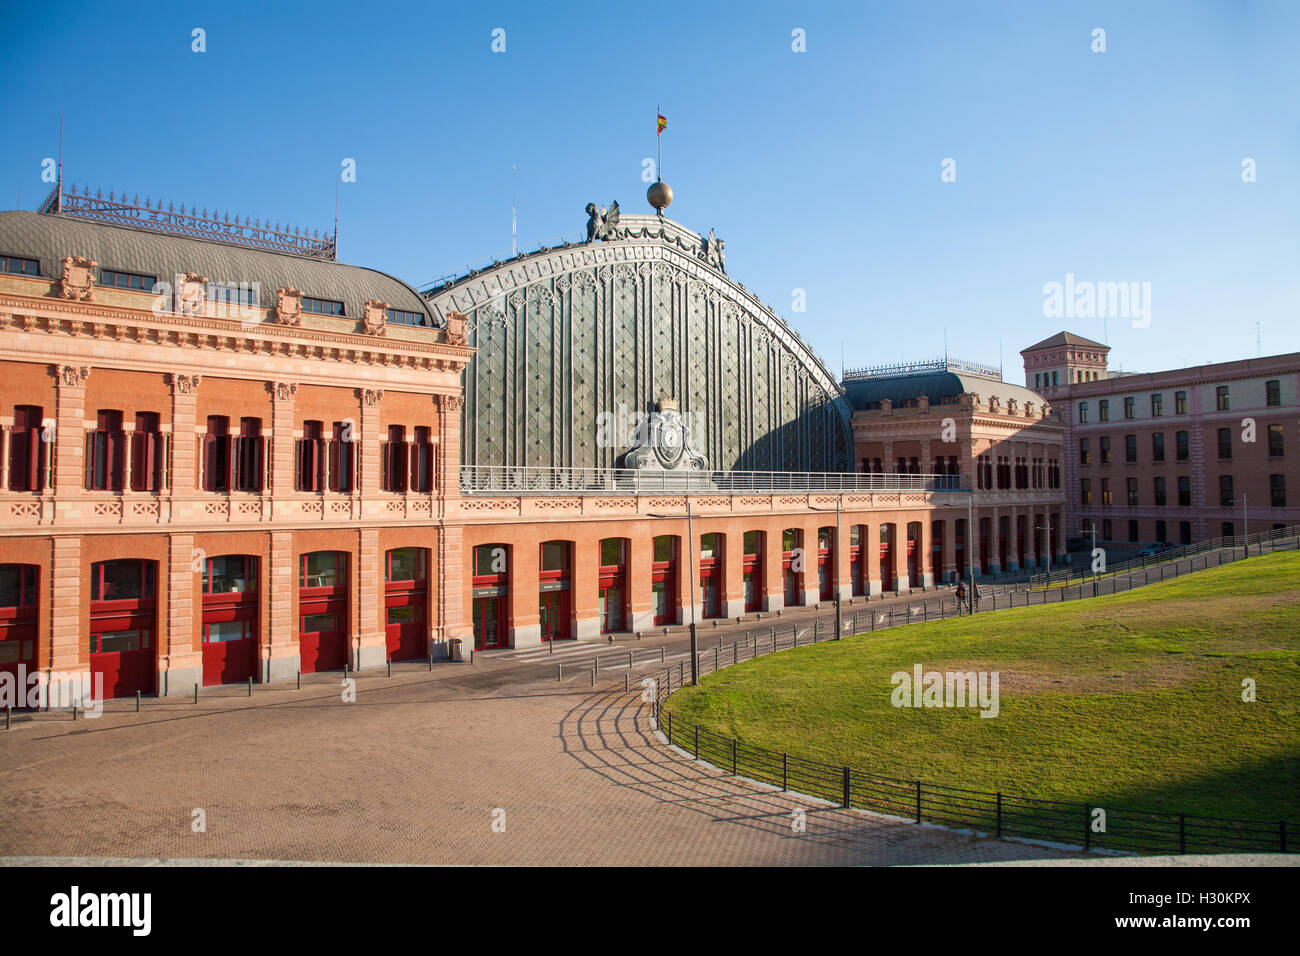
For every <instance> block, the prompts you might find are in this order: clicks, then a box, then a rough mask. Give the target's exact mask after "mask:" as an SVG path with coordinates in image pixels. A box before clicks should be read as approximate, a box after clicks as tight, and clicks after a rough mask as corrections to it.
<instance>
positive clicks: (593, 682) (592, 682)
mask: <svg viewBox="0 0 1300 956" xmlns="http://www.w3.org/2000/svg"><path fill="white" fill-rule="evenodd" d="M591 686H592V687H595V686H596V669H595V668H594V667H593V668H592V669H591Z"/></svg>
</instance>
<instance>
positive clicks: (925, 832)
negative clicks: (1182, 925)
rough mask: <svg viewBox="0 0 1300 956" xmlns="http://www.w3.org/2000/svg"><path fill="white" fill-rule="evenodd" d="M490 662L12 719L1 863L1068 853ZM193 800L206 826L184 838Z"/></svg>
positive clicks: (618, 693) (894, 860) (837, 858)
mask: <svg viewBox="0 0 1300 956" xmlns="http://www.w3.org/2000/svg"><path fill="white" fill-rule="evenodd" d="M476 670H477V668H476ZM444 675H449V676H444ZM437 677H440V678H441V679H435V678H437ZM488 677H489V675H488V674H487V673H485V672H484V671H483V670H478V672H477V673H474V674H470V673H468V672H467V670H461V669H460V668H457V667H455V666H449V667H447V668H445V669H440V668H435V674H434V675H428V674H424V675H421V674H420V673H418V672H415V673H409V674H405V675H397V676H394V677H393V678H391V679H385V678H384V677H383V676H382V675H381V676H378V677H363V678H362V679H361V680H359V681H358V694H357V701H356V703H345V702H343V701H342V699H341V694H340V692H339V688H340V685H339V684H338V683H335V682H334V680H333V679H316V680H313V682H312V683H310V684H305V685H304V687H303V689H302V690H300V691H294V690H278V689H274V688H259V689H258V692H257V693H256V694H255V695H254V697H253V698H251V699H249V698H246V697H243V698H241V697H239V696H236V695H235V694H234V693H233V692H229V693H228V694H227V695H226V696H216V695H214V696H211V697H205V698H204V699H203V700H201V701H200V703H199V704H197V705H196V704H193V703H192V702H190V701H174V700H166V701H151V702H149V705H148V706H147V707H146V708H145V710H144V712H142V713H140V714H136V713H134V712H133V711H122V710H110V711H109V712H106V713H105V714H104V716H102V717H101V718H99V719H97V720H85V719H84V718H83V719H79V720H77V721H75V722H74V721H72V720H71V719H70V716H69V715H67V714H41V715H38V716H37V717H36V718H35V719H32V720H27V721H24V722H21V723H15V725H14V728H13V729H12V730H10V731H9V732H7V733H6V732H3V731H0V856H4V857H9V858H11V861H12V862H19V860H18V859H17V858H21V857H28V858H35V857H40V858H49V857H60V858H70V857H76V858H86V857H93V858H107V857H119V858H121V857H125V858H132V859H136V860H146V861H152V860H168V859H195V858H209V859H224V860H294V861H306V862H311V861H340V862H391V863H446V864H526V865H529V864H599V863H608V864H640V865H659V864H909V863H910V864H923V863H974V862H993V861H1011V860H1044V859H1060V858H1068V857H1071V856H1077V855H1076V854H1071V853H1068V852H1066V851H1062V850H1056V849H1052V848H1046V847H1039V846H1030V845H1023V844H1017V843H1012V842H1000V841H996V840H990V839H985V838H975V837H970V836H967V835H963V834H958V833H952V832H949V831H945V830H941V829H938V828H932V827H924V826H922V827H918V826H915V825H911V824H906V823H899V822H895V821H890V820H884V819H880V818H874V817H870V816H866V815H863V814H858V813H849V812H846V811H842V810H838V809H831V808H826V807H823V806H821V805H818V804H815V803H814V802H812V801H805V800H803V799H801V798H799V797H795V796H792V795H790V794H782V793H778V792H775V791H772V790H768V789H766V788H763V787H761V786H760V785H756V784H751V783H747V782H745V781H740V780H734V779H732V778H729V777H727V776H724V775H723V774H721V773H720V772H719V771H717V770H713V769H711V768H707V767H703V766H701V765H699V764H695V763H693V762H692V761H690V760H689V759H688V758H686V757H684V756H682V755H681V754H679V753H677V752H676V751H673V750H670V749H668V748H666V747H665V746H663V744H662V743H661V742H660V740H659V739H658V737H657V736H656V735H655V734H654V732H653V731H652V730H651V728H650V721H649V716H648V711H647V710H646V708H645V706H644V705H642V704H641V703H640V700H639V696H638V695H637V694H636V693H635V692H634V693H631V694H629V693H626V692H624V691H623V690H622V687H621V684H620V686H618V688H617V689H616V690H603V691H602V690H597V691H595V692H593V691H591V690H590V689H583V688H580V687H573V686H568V685H561V684H549V685H548V684H543V683H536V684H530V685H525V686H520V685H517V684H516V685H510V684H499V686H496V687H492V686H491V685H492V681H490V680H488ZM498 683H499V682H498ZM795 807H803V808H805V809H806V810H807V811H808V813H807V831H806V832H805V833H803V834H795V833H793V832H792V829H791V810H792V809H793V808H795ZM196 810H202V811H203V812H204V814H205V815H206V827H207V829H206V832H205V833H195V832H193V829H192V821H193V820H194V817H195V811H196ZM494 811H503V814H502V813H500V812H498V813H496V814H495V816H494ZM494 819H495V820H496V821H498V825H500V822H502V821H503V822H504V832H496V831H495V830H494V829H493V822H494ZM33 862H34V861H33Z"/></svg>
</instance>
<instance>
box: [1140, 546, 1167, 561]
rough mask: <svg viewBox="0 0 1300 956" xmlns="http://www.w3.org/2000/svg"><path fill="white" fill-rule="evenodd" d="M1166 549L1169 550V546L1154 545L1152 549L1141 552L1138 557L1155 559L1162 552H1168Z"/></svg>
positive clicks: (1148, 548)
mask: <svg viewBox="0 0 1300 956" xmlns="http://www.w3.org/2000/svg"><path fill="white" fill-rule="evenodd" d="M1166 548H1168V545H1164V544H1153V545H1151V546H1150V547H1146V548H1143V549H1142V550H1141V551H1139V552H1138V557H1139V558H1154V557H1155V556H1156V555H1157V554H1159V553H1160V552H1161V551H1164V550H1166Z"/></svg>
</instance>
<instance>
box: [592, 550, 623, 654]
mask: <svg viewBox="0 0 1300 956" xmlns="http://www.w3.org/2000/svg"><path fill="white" fill-rule="evenodd" d="M606 541H617V542H618V543H619V553H618V564H601V565H600V566H599V569H598V572H597V574H598V587H599V590H600V591H602V592H603V591H607V590H609V589H610V588H618V590H619V607H618V614H617V617H615V616H614V613H613V612H611V610H610V607H609V601H608V595H607V594H602V595H601V596H602V597H603V598H604V599H605V602H606V603H605V614H604V616H603V617H602V618H601V621H600V633H602V634H611V633H613V632H615V631H621V630H623V629H624V626H625V625H626V624H627V603H628V593H627V552H628V540H627V538H601V539H600V540H599V541H598V542H597V543H596V560H597V561H604V560H605V542H606ZM615 625H617V626H615Z"/></svg>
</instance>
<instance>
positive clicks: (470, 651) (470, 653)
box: [469, 647, 474, 664]
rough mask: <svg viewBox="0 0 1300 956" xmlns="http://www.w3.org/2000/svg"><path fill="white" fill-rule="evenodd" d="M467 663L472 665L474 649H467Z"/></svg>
mask: <svg viewBox="0 0 1300 956" xmlns="http://www.w3.org/2000/svg"><path fill="white" fill-rule="evenodd" d="M469 662H470V663H471V664H473V663H474V648H472V647H471V648H470V649H469Z"/></svg>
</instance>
